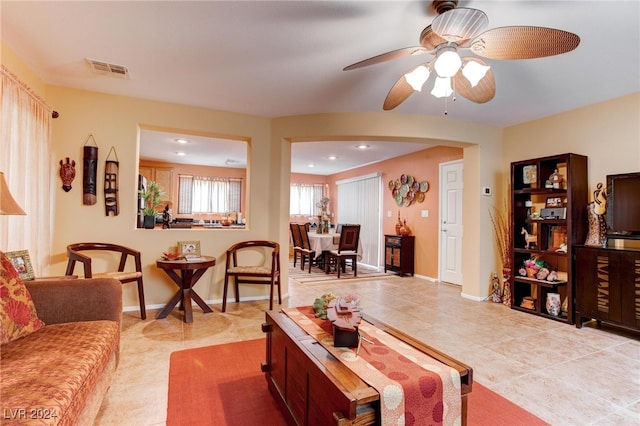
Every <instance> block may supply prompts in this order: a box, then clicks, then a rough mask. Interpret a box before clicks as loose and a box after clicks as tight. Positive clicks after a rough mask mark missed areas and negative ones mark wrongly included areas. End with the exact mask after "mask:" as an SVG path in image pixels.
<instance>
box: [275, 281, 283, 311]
mask: <svg viewBox="0 0 640 426" xmlns="http://www.w3.org/2000/svg"><path fill="white" fill-rule="evenodd" d="M276 284H277V286H278V305H282V294H281V292H280V275H278V279H277V281H276Z"/></svg>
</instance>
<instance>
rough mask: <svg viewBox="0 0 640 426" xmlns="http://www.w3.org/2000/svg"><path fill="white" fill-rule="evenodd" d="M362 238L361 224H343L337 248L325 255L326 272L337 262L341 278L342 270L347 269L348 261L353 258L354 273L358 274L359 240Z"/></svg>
mask: <svg viewBox="0 0 640 426" xmlns="http://www.w3.org/2000/svg"><path fill="white" fill-rule="evenodd" d="M359 240H360V225H342V230H341V232H340V242H339V243H338V249H337V250H330V251H329V252H327V253H326V255H325V265H324V272H325V273H327V274H328V273H329V269H330V268H331V266H332V265H334V264H335V266H336V269H337V270H338V278H340V270H341V269H342V270H344V269H345V265H346V261H347V260H351V267H352V269H353V275H354V276H355V277H357V276H358V242H359Z"/></svg>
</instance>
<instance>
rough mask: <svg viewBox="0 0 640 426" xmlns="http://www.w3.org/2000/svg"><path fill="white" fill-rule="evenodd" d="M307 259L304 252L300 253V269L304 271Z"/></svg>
mask: <svg viewBox="0 0 640 426" xmlns="http://www.w3.org/2000/svg"><path fill="white" fill-rule="evenodd" d="M306 259H307V257H306V256H305V254H304V253H300V270H301V271H304V261H305V260H306Z"/></svg>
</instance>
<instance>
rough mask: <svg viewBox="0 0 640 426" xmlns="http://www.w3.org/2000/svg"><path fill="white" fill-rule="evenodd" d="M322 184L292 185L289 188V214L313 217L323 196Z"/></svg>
mask: <svg viewBox="0 0 640 426" xmlns="http://www.w3.org/2000/svg"><path fill="white" fill-rule="evenodd" d="M323 191H324V185H323V184H317V183H315V184H306V183H292V184H291V185H290V186H289V214H291V215H301V216H315V215H316V214H317V212H318V207H317V206H316V204H317V203H318V202H319V201H320V199H321V198H322V196H323Z"/></svg>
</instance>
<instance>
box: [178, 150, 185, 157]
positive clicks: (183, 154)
mask: <svg viewBox="0 0 640 426" xmlns="http://www.w3.org/2000/svg"><path fill="white" fill-rule="evenodd" d="M176 155H179V156H180V157H184V156H185V155H187V153H186V152H183V151H178V152H176Z"/></svg>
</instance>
